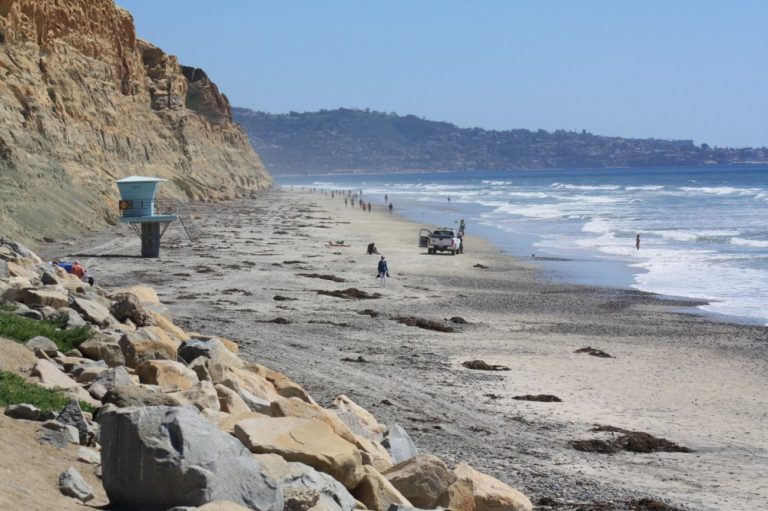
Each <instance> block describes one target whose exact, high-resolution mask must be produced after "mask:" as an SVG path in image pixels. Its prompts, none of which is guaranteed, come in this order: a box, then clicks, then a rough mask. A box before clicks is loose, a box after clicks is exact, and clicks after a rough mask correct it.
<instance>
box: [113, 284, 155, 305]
mask: <svg viewBox="0 0 768 511" xmlns="http://www.w3.org/2000/svg"><path fill="white" fill-rule="evenodd" d="M125 296H130V297H132V298H134V299H135V300H136V301H137V302H138V303H140V304H144V305H160V299H159V298H158V297H157V292H155V290H154V289H152V288H151V287H148V286H130V287H122V288H120V289H115V290H114V291H113V292H112V293H111V294H110V295H109V298H110V299H111V300H113V301H118V300H120V299H121V298H123V297H125Z"/></svg>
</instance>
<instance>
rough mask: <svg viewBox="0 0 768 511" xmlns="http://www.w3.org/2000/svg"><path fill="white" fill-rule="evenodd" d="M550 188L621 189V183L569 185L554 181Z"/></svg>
mask: <svg viewBox="0 0 768 511" xmlns="http://www.w3.org/2000/svg"><path fill="white" fill-rule="evenodd" d="M549 187H550V188H558V189H561V190H585V191H597V190H620V189H621V186H619V185H569V184H565V183H552V184H551V185H549Z"/></svg>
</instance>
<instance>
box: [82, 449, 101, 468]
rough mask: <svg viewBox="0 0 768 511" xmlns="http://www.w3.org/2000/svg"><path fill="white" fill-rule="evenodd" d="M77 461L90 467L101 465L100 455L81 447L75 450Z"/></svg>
mask: <svg viewBox="0 0 768 511" xmlns="http://www.w3.org/2000/svg"><path fill="white" fill-rule="evenodd" d="M77 461H82V462H83V463H89V464H91V465H98V464H99V463H101V454H99V453H98V452H96V451H94V450H93V449H88V448H87V447H81V448H80V449H78V450H77Z"/></svg>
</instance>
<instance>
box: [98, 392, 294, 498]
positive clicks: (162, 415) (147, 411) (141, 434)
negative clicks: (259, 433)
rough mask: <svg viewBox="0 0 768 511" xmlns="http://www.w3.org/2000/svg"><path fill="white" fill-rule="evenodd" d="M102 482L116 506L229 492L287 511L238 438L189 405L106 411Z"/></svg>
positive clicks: (277, 491) (274, 486)
mask: <svg viewBox="0 0 768 511" xmlns="http://www.w3.org/2000/svg"><path fill="white" fill-rule="evenodd" d="M101 428H102V429H101V431H102V435H101V439H102V451H101V462H102V483H103V484H104V489H105V490H106V492H107V496H108V497H109V500H110V503H111V504H112V506H114V507H117V508H121V509H141V510H147V511H151V510H166V509H168V508H172V507H174V506H202V505H204V504H207V503H209V502H214V501H219V500H227V501H231V502H233V503H235V504H241V505H243V506H245V507H248V508H251V509H255V510H258V511H267V510H269V511H282V509H283V494H282V490H281V489H280V487H279V485H278V484H277V482H276V481H275V479H274V478H272V477H270V476H269V475H267V474H266V473H265V469H264V466H263V465H262V463H260V462H259V461H258V460H256V459H254V458H253V456H251V454H250V453H249V452H248V451H247V450H246V449H245V448H244V447H243V445H242V444H241V443H240V442H238V441H237V440H236V439H234V438H233V437H231V436H230V435H227V434H226V433H223V432H221V431H219V430H218V429H216V427H215V426H214V425H213V424H212V423H210V422H209V421H207V420H205V419H204V418H202V417H200V416H199V414H198V413H197V412H196V411H195V410H193V409H190V408H173V407H146V408H126V409H121V410H116V411H112V412H109V413H106V414H104V415H103V416H102V417H101Z"/></svg>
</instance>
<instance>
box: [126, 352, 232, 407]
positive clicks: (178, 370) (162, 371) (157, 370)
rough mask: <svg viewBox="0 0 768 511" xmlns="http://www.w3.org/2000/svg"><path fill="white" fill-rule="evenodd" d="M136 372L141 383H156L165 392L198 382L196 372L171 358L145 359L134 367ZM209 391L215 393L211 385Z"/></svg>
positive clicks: (187, 387) (181, 388) (186, 387)
mask: <svg viewBox="0 0 768 511" xmlns="http://www.w3.org/2000/svg"><path fill="white" fill-rule="evenodd" d="M136 374H137V375H138V376H139V379H140V380H141V383H147V384H150V385H157V386H159V387H160V388H161V389H162V390H163V391H165V392H174V391H179V390H187V389H189V388H190V387H192V386H193V385H195V384H196V383H198V379H197V374H195V372H194V371H192V370H191V369H188V368H187V367H186V366H185V365H184V364H181V363H179V362H176V361H173V360H147V361H146V362H143V363H142V364H141V365H140V366H138V367H137V368H136ZM209 383H210V382H209ZM211 391H212V392H213V393H214V395H215V393H216V392H215V391H214V390H213V386H211ZM216 403H218V398H216Z"/></svg>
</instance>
